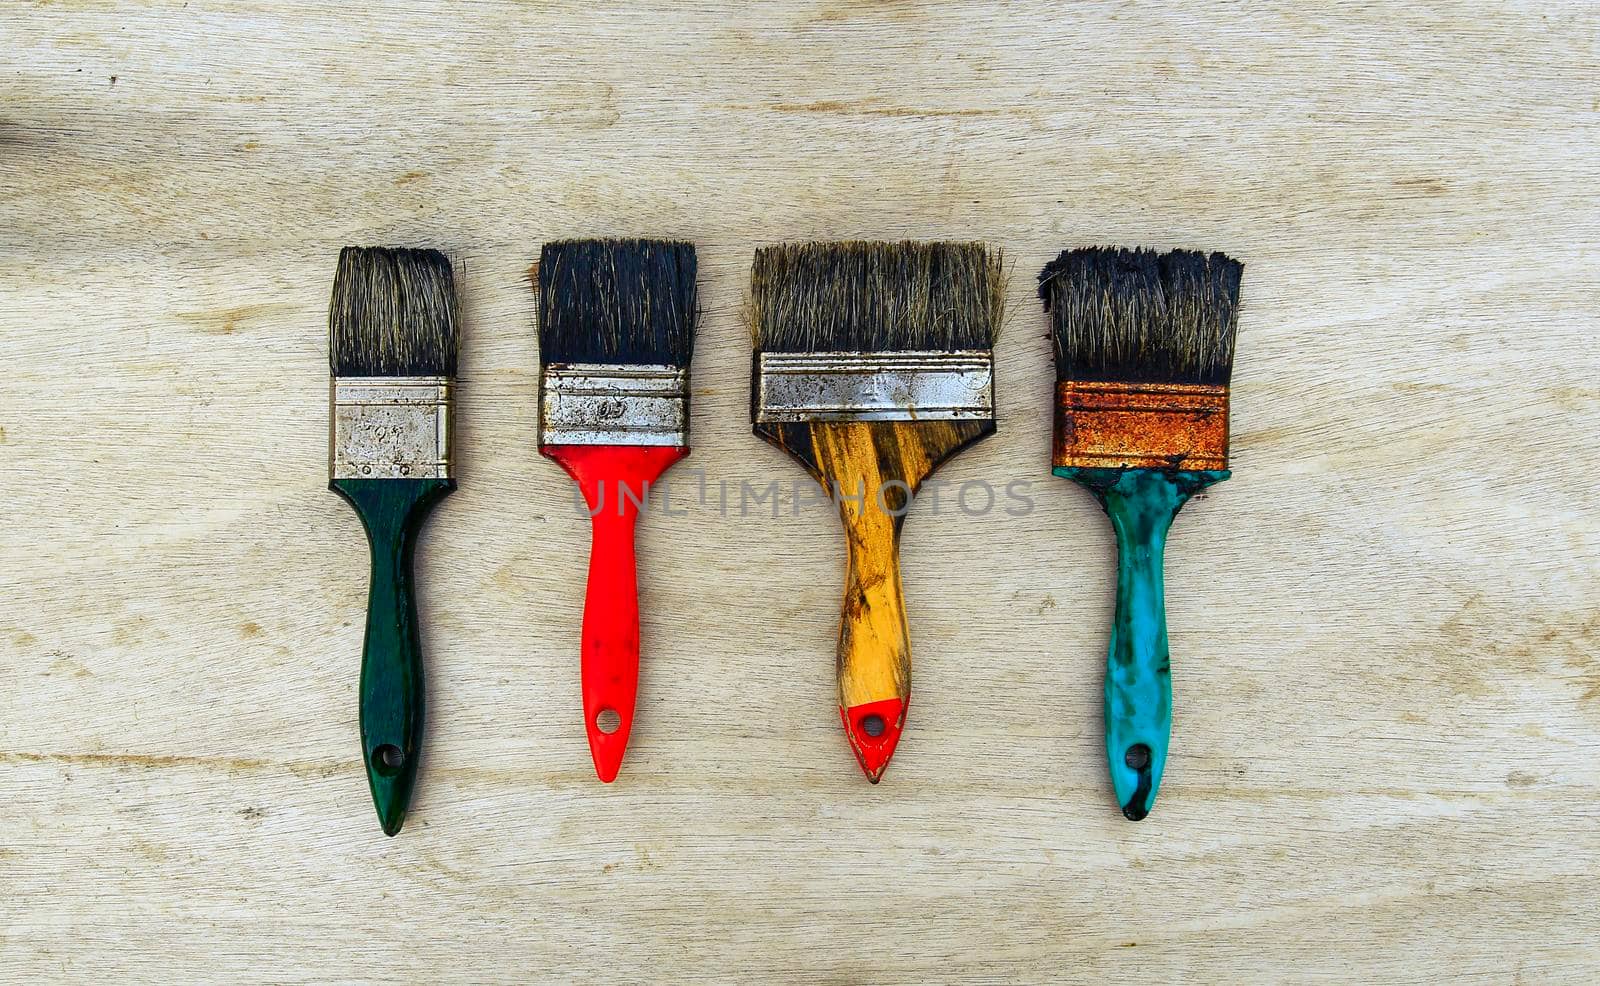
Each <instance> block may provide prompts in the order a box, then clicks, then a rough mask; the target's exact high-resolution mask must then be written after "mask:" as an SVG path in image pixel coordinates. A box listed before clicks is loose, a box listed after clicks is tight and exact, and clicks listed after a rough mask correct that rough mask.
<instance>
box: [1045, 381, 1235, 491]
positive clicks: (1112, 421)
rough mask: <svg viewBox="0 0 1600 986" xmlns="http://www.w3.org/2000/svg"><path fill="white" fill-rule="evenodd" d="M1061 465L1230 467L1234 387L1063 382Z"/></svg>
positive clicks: (1058, 439)
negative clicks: (1230, 413)
mask: <svg viewBox="0 0 1600 986" xmlns="http://www.w3.org/2000/svg"><path fill="white" fill-rule="evenodd" d="M1054 453H1055V454H1054V462H1053V464H1054V466H1055V467H1056V468H1058V469H1060V468H1063V467H1065V468H1077V469H1202V470H1203V469H1226V468H1228V388H1227V387H1217V386H1211V385H1207V384H1185V383H1130V382H1125V381H1095V380H1058V381H1057V382H1056V434H1055V449H1054Z"/></svg>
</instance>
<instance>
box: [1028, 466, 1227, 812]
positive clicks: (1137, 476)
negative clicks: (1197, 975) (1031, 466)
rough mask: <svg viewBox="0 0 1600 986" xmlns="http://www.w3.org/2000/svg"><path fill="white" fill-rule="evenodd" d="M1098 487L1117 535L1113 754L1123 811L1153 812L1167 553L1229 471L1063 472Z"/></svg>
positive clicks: (1162, 745)
mask: <svg viewBox="0 0 1600 986" xmlns="http://www.w3.org/2000/svg"><path fill="white" fill-rule="evenodd" d="M1056 473H1057V475H1061V476H1065V477H1067V478H1068V479H1071V480H1074V481H1076V482H1078V483H1080V484H1082V485H1083V486H1085V487H1087V488H1088V489H1089V490H1090V491H1092V492H1093V493H1094V494H1095V496H1096V497H1097V498H1098V499H1099V500H1100V505H1101V506H1103V507H1104V508H1105V511H1106V514H1107V515H1108V516H1110V518H1111V526H1112V527H1113V528H1114V529H1115V530H1116V534H1117V611H1116V616H1115V618H1114V620H1113V621H1112V624H1111V646H1110V649H1109V650H1108V652H1107V655H1106V702H1105V719H1106V756H1107V758H1108V761H1109V763H1110V767H1111V784H1112V787H1113V788H1114V789H1115V790H1116V795H1117V803H1118V804H1119V805H1121V806H1122V813H1123V814H1124V815H1126V816H1127V817H1128V818H1130V819H1132V820H1133V821H1136V822H1137V821H1139V820H1140V819H1142V818H1144V817H1145V816H1146V815H1148V814H1150V809H1151V808H1152V807H1153V806H1154V805H1155V800H1156V791H1157V789H1158V788H1160V786H1161V774H1162V772H1163V770H1164V769H1165V767H1166V763H1167V745H1168V739H1169V737H1170V735H1171V732H1172V672H1171V664H1170V659H1169V655H1168V653H1167V608H1166V599H1165V593H1164V590H1163V587H1162V574H1161V568H1162V555H1163V552H1164V551H1165V548H1166V544H1167V529H1168V528H1169V527H1170V526H1171V525H1172V519H1173V518H1174V517H1176V516H1177V515H1178V510H1179V509H1180V508H1182V506H1183V505H1184V503H1185V502H1187V501H1188V499H1189V497H1190V496H1192V495H1194V493H1196V492H1197V491H1199V490H1201V489H1204V488H1205V487H1207V486H1210V485H1211V484H1212V483H1216V482H1220V481H1221V480H1224V479H1227V478H1228V476H1229V473H1228V471H1227V470H1220V469H1219V470H1170V469H1074V468H1063V469H1058V470H1056Z"/></svg>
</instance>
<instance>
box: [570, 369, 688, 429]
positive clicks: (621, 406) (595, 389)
mask: <svg viewBox="0 0 1600 986" xmlns="http://www.w3.org/2000/svg"><path fill="white" fill-rule="evenodd" d="M539 392H540V393H539V444H540V445H687V444H689V371H688V370H687V369H685V368H683V367H680V366H634V365H628V364H622V363H552V364H550V365H547V366H546V367H545V368H544V372H543V373H542V374H541V375H540V378H539Z"/></svg>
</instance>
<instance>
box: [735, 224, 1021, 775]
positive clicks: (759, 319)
mask: <svg viewBox="0 0 1600 986" xmlns="http://www.w3.org/2000/svg"><path fill="white" fill-rule="evenodd" d="M751 286H752V303H751V323H752V324H751V334H752V337H753V340H754V343H755V350H756V352H755V358H754V365H753V369H752V373H753V376H754V382H753V384H752V387H751V420H752V422H753V423H754V426H755V433H756V434H757V435H760V436H761V437H762V438H763V439H765V440H766V441H768V442H770V443H772V444H773V445H776V446H777V447H778V448H780V449H782V450H783V451H785V452H787V453H789V455H790V456H792V457H793V458H794V459H795V460H797V461H798V462H799V463H800V464H801V465H802V466H804V467H805V469H806V470H807V471H808V472H809V473H810V474H811V475H812V476H813V477H814V478H815V479H816V480H817V481H818V482H820V483H821V484H822V486H823V488H824V490H826V491H827V492H828V494H829V496H830V497H831V498H833V499H834V500H835V501H836V502H837V504H838V510H839V516H840V518H841V519H842V520H843V522H844V527H845V534H846V538H845V542H846V545H847V548H846V562H845V592H844V611H843V614H842V617H841V620H840V626H839V643H838V655H837V656H838V665H837V674H838V684H839V715H840V718H841V719H842V720H843V723H844V728H845V735H846V736H847V737H848V738H849V741H850V748H851V750H852V751H854V753H855V755H856V759H857V760H858V761H860V763H861V769H862V770H863V771H865V772H866V775H867V778H868V779H869V780H871V781H872V782H873V783H877V782H878V779H879V778H880V777H882V775H883V771H884V769H885V768H886V767H887V766H888V764H889V758H890V757H891V756H893V754H894V750H895V746H896V745H897V744H898V743H899V741H900V735H901V731H902V730H903V729H904V727H905V716H906V709H907V705H908V703H909V702H910V698H911V639H910V635H909V632H908V630H907V625H906V613H905V601H904V598H903V594H902V590H901V584H900V530H901V525H902V523H903V522H904V519H905V515H906V512H907V511H908V510H909V509H910V506H911V501H912V499H913V497H914V496H915V494H916V491H917V489H918V487H919V486H920V485H921V484H922V482H923V480H925V479H927V478H928V476H930V475H932V473H933V471H934V470H935V469H937V468H938V467H939V465H940V463H942V462H944V461H945V460H946V459H948V458H950V457H951V456H953V455H955V454H956V453H957V452H959V451H961V450H962V449H963V448H966V447H967V446H968V445H970V444H972V443H973V442H975V441H977V440H979V439H980V438H983V437H985V436H987V435H989V434H991V433H993V432H994V430H995V417H994V352H993V346H994V340H995V336H996V335H997V334H998V332H999V329H1000V320H1001V314H1002V310H1003V305H1004V291H1003V278H1002V274H1001V263H1000V256H999V254H998V253H997V252H992V251H990V250H988V249H987V248H986V247H984V246H983V245H982V244H979V243H805V244H798V245H785V246H775V247H768V248H765V249H761V250H758V251H757V252H756V256H755V265H754V269H753V271H752V273H751Z"/></svg>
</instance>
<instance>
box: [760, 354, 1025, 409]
mask: <svg viewBox="0 0 1600 986" xmlns="http://www.w3.org/2000/svg"><path fill="white" fill-rule="evenodd" d="M993 417H994V354H993V353H992V352H990V351H989V350H987V349H980V350H969V351H963V352H955V353H947V352H891V353H771V352H764V353H761V354H760V356H759V357H758V358H757V362H756V393H755V419H756V422H757V423H762V422H773V423H797V422H806V421H966V420H987V419H991V418H993Z"/></svg>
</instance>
